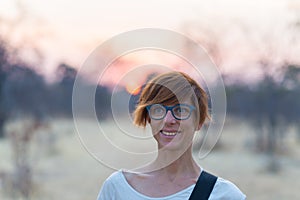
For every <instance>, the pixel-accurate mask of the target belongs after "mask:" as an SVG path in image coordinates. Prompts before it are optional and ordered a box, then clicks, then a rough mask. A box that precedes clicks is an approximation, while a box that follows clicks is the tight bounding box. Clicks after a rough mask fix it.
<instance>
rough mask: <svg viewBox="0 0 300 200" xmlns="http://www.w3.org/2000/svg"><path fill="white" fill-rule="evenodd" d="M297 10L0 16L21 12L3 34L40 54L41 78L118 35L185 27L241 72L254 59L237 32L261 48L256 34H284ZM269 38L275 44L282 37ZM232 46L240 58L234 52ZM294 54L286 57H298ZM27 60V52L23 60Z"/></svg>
mask: <svg viewBox="0 0 300 200" xmlns="http://www.w3.org/2000/svg"><path fill="white" fill-rule="evenodd" d="M18 5H19V9H17V7H18ZM20 8H21V9H20ZM299 8H300V4H299V1H298V0H226V1H224V0H210V1H203V0H186V1H183V0H152V1H143V0H126V1H117V0H110V1H101V0H84V1H83V0H78V1H72V0H52V1H46V0H15V1H12V0H1V1H0V17H1V18H2V19H6V21H10V22H13V21H14V20H16V19H17V17H18V14H20V11H22V12H21V13H22V15H21V17H20V20H19V21H18V23H15V25H13V26H15V27H14V29H13V31H11V29H4V30H5V31H4V33H5V35H8V36H9V37H10V38H11V40H12V41H14V42H15V43H16V44H19V43H25V42H24V41H27V43H26V45H27V46H30V45H32V46H35V47H36V48H38V49H40V50H41V51H42V53H43V54H44V56H43V59H44V61H43V68H42V69H41V71H42V72H43V73H45V74H51V73H53V71H54V70H55V66H56V63H58V62H61V61H65V62H67V63H69V64H70V65H72V66H75V67H80V65H82V63H84V61H85V59H86V58H87V57H88V55H89V54H90V53H91V52H92V51H93V50H94V48H96V47H97V46H98V45H100V44H101V43H102V42H103V41H106V40H107V39H109V38H111V37H112V36H115V35H117V34H120V33H122V32H125V31H129V30H133V29H137V28H164V29H169V30H174V31H178V32H180V33H186V32H187V29H188V28H187V25H189V26H188V27H189V28H191V27H192V28H191V30H189V31H190V32H189V34H190V36H195V35H197V34H198V30H209V31H208V32H206V34H207V35H209V37H210V36H211V39H210V40H211V41H214V40H215V41H220V48H222V50H223V52H225V53H223V54H224V55H222V56H224V57H225V58H226V60H227V62H226V63H227V64H224V66H226V70H227V71H228V70H229V71H230V70H231V69H233V70H240V68H239V67H237V66H238V65H241V64H240V59H239V58H241V57H243V59H244V61H245V60H246V61H247V59H249V60H251V59H252V57H253V55H252V54H253V53H251V52H253V51H252V50H251V49H250V48H248V47H247V46H249V45H248V44H247V43H246V42H245V41H247V40H245V38H244V37H243V36H242V35H241V29H244V30H242V31H244V32H247V31H249V30H250V31H249V32H251V37H254V39H252V40H254V43H255V42H258V43H259V42H261V41H256V39H255V34H259V33H264V32H266V33H265V34H266V35H267V34H268V31H269V30H273V29H274V32H279V33H280V32H282V31H283V29H284V28H285V25H286V22H287V21H291V20H293V18H295V16H297V14H295V13H297V12H298V13H300V9H299ZM299 17H300V16H299ZM1 18H0V19H1ZM12 24H13V23H12ZM190 24H192V25H190ZM194 24H196V26H194ZM197 26H199V27H198V28H197ZM274 27H275V28H274ZM2 31H3V29H2ZM204 33H205V32H204ZM200 35H201V34H200ZM206 37H207V36H206ZM273 37H274V41H275V42H279V39H278V38H281V35H280V34H278V36H277V35H275V34H274V36H273ZM223 38H226V39H224V40H223ZM274 41H273V42H270V43H272V45H273V43H274ZM26 45H25V46H26ZM275 46H276V44H275ZM281 46H282V48H286V47H285V46H284V45H281ZM233 47H235V48H236V49H237V50H236V51H237V52H239V53H236V52H233V51H232V48H233ZM278 54H281V52H279V53H278ZM292 54H295V53H293V52H291V55H289V56H291V57H296V55H292ZM30 56H31V54H30V53H27V54H26V53H25V57H27V58H28V57H29V58H30ZM234 66H235V67H234ZM253 73H255V70H254V71H253Z"/></svg>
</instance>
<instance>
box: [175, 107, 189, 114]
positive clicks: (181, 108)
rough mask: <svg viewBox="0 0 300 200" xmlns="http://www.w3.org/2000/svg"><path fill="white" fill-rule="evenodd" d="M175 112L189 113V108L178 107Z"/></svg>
mask: <svg viewBox="0 0 300 200" xmlns="http://www.w3.org/2000/svg"><path fill="white" fill-rule="evenodd" d="M175 112H176V113H187V112H189V111H188V109H187V108H184V107H178V108H176V109H175Z"/></svg>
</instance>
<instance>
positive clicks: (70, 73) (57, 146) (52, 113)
mask: <svg viewBox="0 0 300 200" xmlns="http://www.w3.org/2000/svg"><path fill="white" fill-rule="evenodd" d="M145 27H150V28H152V27H153V28H164V29H169V30H174V31H177V32H179V33H182V34H184V35H186V36H188V37H189V38H191V39H192V40H194V41H196V42H198V43H199V44H201V45H203V46H204V47H205V49H206V50H207V53H208V54H209V55H210V56H211V58H212V59H213V60H214V62H215V64H216V65H217V66H218V69H219V70H220V73H221V74H222V77H223V80H224V83H225V88H226V95H227V117H226V121H225V125H224V128H223V132H222V136H221V138H220V139H219V141H218V143H217V145H216V146H215V148H214V150H213V151H212V152H211V153H210V154H209V155H208V156H207V157H206V158H204V159H201V160H199V163H200V165H201V166H203V167H204V168H205V169H207V170H208V171H211V172H213V173H215V174H217V175H219V176H222V177H224V178H227V179H229V180H231V181H233V182H234V183H235V184H237V185H238V186H239V187H240V189H241V190H242V191H243V192H244V193H245V194H246V195H247V196H248V198H249V199H257V200H258V199H259V200H266V199H280V200H282V199H297V197H299V195H298V194H297V191H298V189H299V188H300V181H299V180H300V156H299V155H300V123H299V118H300V104H299V100H300V89H299V88H300V54H299V52H300V37H299V35H300V1H299V0H277V1H273V0H260V1H258V0H253V1H250V0H244V1H238V0H228V1H221V0H211V1H199V0H197V1H196V0H189V1H179V0H178V1H177V0H176V1H174V0H173V1H171V0H165V1H158V0H154V1H151V2H148V1H147V2H143V1H137V0H127V1H123V2H122V1H116V0H112V1H110V2H104V1H96V0H86V1H82V0H79V1H71V0H61V1H58V0H52V1H47V2H46V1H38V0H1V1H0V199H72V200H74V199H78V200H79V199H96V197H97V194H98V191H99V189H100V187H101V185H102V182H103V181H104V180H105V179H106V178H107V176H108V175H109V174H110V173H111V172H112V171H113V169H110V168H108V167H106V166H104V165H102V164H101V163H100V162H98V161H97V160H96V159H94V158H93V156H91V155H90V154H89V153H88V152H87V151H86V149H85V148H84V147H83V146H82V144H81V142H80V140H79V138H78V135H77V134H76V127H75V125H74V122H73V116H72V90H73V84H74V81H75V78H76V76H77V74H78V71H79V68H80V66H81V65H82V63H84V61H85V59H86V58H87V57H88V55H89V54H90V52H91V51H93V50H94V48H96V47H97V46H98V45H100V44H101V43H102V42H104V41H106V40H107V39H109V38H111V37H112V36H114V35H117V34H119V33H122V32H124V31H129V30H132V29H137V28H145ZM188 47H189V46H188V44H186V46H185V48H186V49H189V48H188ZM112 51H113V47H112V49H107V55H102V56H103V57H105V56H108V55H110V54H111V53H112ZM145 55H149V54H147V53H146V54H145ZM145 55H142V56H136V55H133V56H124V57H121V58H118V60H117V61H116V62H115V63H114V70H113V71H112V72H110V73H112V74H111V76H109V77H108V78H107V79H106V80H104V82H103V83H102V84H98V82H97V79H95V78H94V77H93V78H91V77H92V75H93V74H92V73H91V74H84V75H82V76H81V75H80V74H79V75H80V76H79V77H80V84H81V85H82V86H83V87H86V88H96V91H95V100H96V101H95V110H96V113H97V117H98V120H99V122H101V123H102V126H104V127H105V128H107V130H108V129H109V130H110V132H111V133H112V134H111V135H112V137H116V138H117V137H118V134H122V133H121V131H120V130H119V129H117V128H115V126H116V125H115V123H114V120H113V117H112V113H111V110H110V103H111V95H112V84H116V82H118V81H119V80H120V79H121V77H122V75H124V73H126V72H127V71H128V70H130V69H132V68H131V67H132V66H136V65H139V64H140V63H141V60H142V61H143V62H144V63H147V62H151V61H153V60H159V62H160V63H164V64H165V65H169V66H174V69H177V68H176V66H177V67H178V66H179V65H180V63H176V62H177V61H176V59H167V58H168V57H167V56H164V55H163V56H161V55H159V56H157V55H155V54H154V55H152V54H151V56H145ZM195 56H197V55H195ZM144 76H145V77H144V78H145V80H146V79H147V77H148V76H150V75H149V74H145V75H144ZM140 84H141V83H140V82H134V81H129V82H125V83H124V84H123V85H122V87H120V88H121V89H119V90H118V91H117V92H118V94H119V95H123V96H124V97H130V98H131V99H133V100H134V101H135V100H136V99H137V98H138V95H139V91H140V90H139V85H140ZM119 100H120V101H119V102H117V103H118V104H120V105H121V106H124V107H125V108H124V113H126V111H127V110H128V109H129V110H132V108H133V107H132V106H134V101H133V105H123V104H122V101H121V100H122V98H120V99H119ZM128 106H129V108H128ZM124 116H125V117H124V121H125V122H128V120H126V115H124ZM127 117H128V116H127ZM80 120H81V121H82V123H83V124H84V125H85V126H86V133H84V134H85V135H88V137H89V138H97V137H96V136H97V134H98V132H99V127H98V124H97V123H94V122H93V121H91V120H90V116H89V115H88V114H85V112H84V110H82V116H81V119H80ZM119 132H120V133H119ZM94 141H95V143H96V144H97V145H99V146H101V145H102V142H103V141H98V140H97V139H95V140H94ZM119 142H120V143H122V142H123V143H126V144H127V145H128V144H129V145H130V142H131V141H130V140H128V139H127V140H126V139H124V140H122V141H119ZM199 146H201V143H200V142H199V143H195V146H194V149H195V152H197V149H198V148H199ZM108 154H109V152H108ZM195 154H196V153H195ZM118 159H120V158H118ZM125 160H126V158H124V160H123V161H125ZM120 162H122V159H120Z"/></svg>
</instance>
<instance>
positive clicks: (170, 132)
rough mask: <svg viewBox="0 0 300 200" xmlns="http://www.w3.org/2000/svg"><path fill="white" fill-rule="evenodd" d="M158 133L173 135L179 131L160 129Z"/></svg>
mask: <svg viewBox="0 0 300 200" xmlns="http://www.w3.org/2000/svg"><path fill="white" fill-rule="evenodd" d="M160 133H161V134H163V135H165V136H169V137H173V136H175V135H177V134H178V133H179V132H178V131H163V130H161V131H160Z"/></svg>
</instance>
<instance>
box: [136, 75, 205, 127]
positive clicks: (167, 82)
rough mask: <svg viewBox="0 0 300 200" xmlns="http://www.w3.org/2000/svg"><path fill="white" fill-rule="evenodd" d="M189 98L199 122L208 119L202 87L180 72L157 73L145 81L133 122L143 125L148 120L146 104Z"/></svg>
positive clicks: (166, 102) (172, 102) (174, 102)
mask: <svg viewBox="0 0 300 200" xmlns="http://www.w3.org/2000/svg"><path fill="white" fill-rule="evenodd" d="M187 98H190V99H191V100H192V102H193V104H194V106H195V107H196V111H197V115H196V116H197V119H198V123H199V124H201V125H202V124H203V123H204V122H205V120H206V119H210V116H209V112H208V97H207V94H206V92H205V91H204V90H203V89H202V87H201V86H200V85H199V84H198V83H197V82H196V81H195V80H194V79H192V78H191V77H190V76H188V75H187V74H185V73H182V72H176V71H174V72H168V73H164V74H161V75H158V76H156V77H154V78H153V79H151V80H150V81H149V82H148V83H146V85H145V87H144V89H143V90H142V93H141V96H140V98H139V103H138V105H137V107H136V109H135V112H134V124H136V125H138V126H142V127H145V126H146V124H147V121H149V120H150V118H149V116H148V112H147V109H146V106H148V105H151V104H168V105H171V104H177V103H179V102H180V101H182V100H185V99H187Z"/></svg>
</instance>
